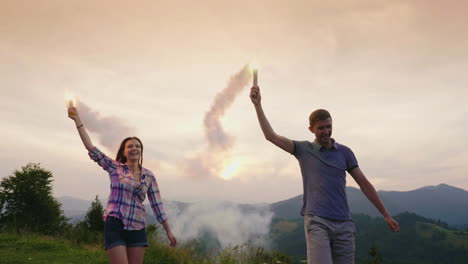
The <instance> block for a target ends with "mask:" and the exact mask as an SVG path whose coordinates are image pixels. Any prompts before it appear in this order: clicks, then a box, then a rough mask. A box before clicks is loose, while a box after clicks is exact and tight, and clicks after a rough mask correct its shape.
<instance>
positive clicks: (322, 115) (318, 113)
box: [309, 109, 332, 127]
mask: <svg viewBox="0 0 468 264" xmlns="http://www.w3.org/2000/svg"><path fill="white" fill-rule="evenodd" d="M328 118H330V119H332V118H331V115H330V113H329V112H328V111H327V110H325V109H317V110H315V111H313V112H312V114H310V116H309V124H310V127H314V125H315V124H316V123H317V122H318V121H325V120H327V119H328Z"/></svg>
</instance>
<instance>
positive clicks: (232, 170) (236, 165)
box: [221, 159, 241, 180]
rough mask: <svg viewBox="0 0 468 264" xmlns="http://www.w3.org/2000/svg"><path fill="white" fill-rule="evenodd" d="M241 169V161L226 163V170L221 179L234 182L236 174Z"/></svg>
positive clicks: (233, 160) (235, 160)
mask: <svg viewBox="0 0 468 264" xmlns="http://www.w3.org/2000/svg"><path fill="white" fill-rule="evenodd" d="M240 167H241V161H240V160H239V159H232V160H229V161H225V162H224V169H223V171H222V172H221V177H222V178H223V179H224V180H232V178H233V177H234V176H235V174H236V173H237V172H238V171H239V169H240Z"/></svg>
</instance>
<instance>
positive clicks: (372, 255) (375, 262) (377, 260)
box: [367, 246, 383, 264]
mask: <svg viewBox="0 0 468 264" xmlns="http://www.w3.org/2000/svg"><path fill="white" fill-rule="evenodd" d="M367 263H368V264H382V263H383V257H382V254H380V252H379V249H378V248H377V247H376V246H372V247H371V248H370V249H369V261H368V262H367Z"/></svg>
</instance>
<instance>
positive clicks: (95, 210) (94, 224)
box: [84, 195, 104, 232]
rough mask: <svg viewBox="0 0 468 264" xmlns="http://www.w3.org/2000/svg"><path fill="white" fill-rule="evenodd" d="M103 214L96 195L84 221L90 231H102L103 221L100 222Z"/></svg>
mask: <svg viewBox="0 0 468 264" xmlns="http://www.w3.org/2000/svg"><path fill="white" fill-rule="evenodd" d="M103 213H104V209H103V207H102V204H101V202H100V201H99V197H98V196H97V195H96V198H95V199H94V201H93V202H92V203H91V207H89V209H88V212H87V213H86V216H85V219H84V222H85V224H86V226H87V227H88V228H89V229H90V230H92V231H98V232H102V231H104V221H103V220H102V215H103Z"/></svg>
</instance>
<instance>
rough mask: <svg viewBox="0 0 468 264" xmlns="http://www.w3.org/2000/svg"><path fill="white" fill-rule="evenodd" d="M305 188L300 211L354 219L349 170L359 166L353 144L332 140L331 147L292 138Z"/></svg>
mask: <svg viewBox="0 0 468 264" xmlns="http://www.w3.org/2000/svg"><path fill="white" fill-rule="evenodd" d="M293 142H294V147H295V149H294V154H293V155H294V156H295V157H296V158H297V160H298V161H299V165H300V167H301V173H302V182H303V188H304V196H303V200H304V204H303V206H302V209H301V215H316V216H320V217H324V218H329V219H334V220H351V215H350V213H349V206H348V199H347V198H346V171H348V172H350V171H351V170H352V169H354V168H356V167H358V162H357V160H356V157H355V156H354V153H353V152H352V151H351V149H350V148H348V147H346V146H344V145H341V144H338V143H336V142H335V141H334V140H333V146H332V148H330V149H326V148H324V147H322V146H321V145H320V144H318V143H316V142H309V141H293Z"/></svg>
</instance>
